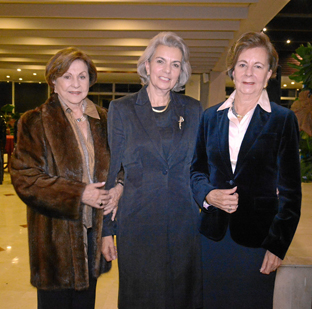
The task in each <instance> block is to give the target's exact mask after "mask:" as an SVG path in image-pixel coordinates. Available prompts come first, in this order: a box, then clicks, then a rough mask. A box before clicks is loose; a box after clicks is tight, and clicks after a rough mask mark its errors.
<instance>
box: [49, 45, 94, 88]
mask: <svg viewBox="0 0 312 309" xmlns="http://www.w3.org/2000/svg"><path fill="white" fill-rule="evenodd" d="M75 60H82V61H84V62H85V64H86V65H87V67H88V73H89V83H90V84H89V86H90V87H91V86H92V85H94V84H95V83H96V80H97V70H96V67H95V65H94V63H93V61H92V60H91V58H90V57H89V56H88V55H87V54H85V53H84V52H83V51H81V50H79V49H77V48H75V47H67V48H64V49H62V50H60V51H58V52H57V53H56V54H55V55H54V56H53V57H52V58H51V59H50V60H49V62H48V63H47V65H46V70H45V79H46V81H47V83H48V84H49V86H50V87H51V92H54V83H53V82H54V81H55V80H56V79H57V78H59V77H61V76H63V74H65V73H66V72H67V71H68V69H69V67H70V66H71V64H72V63H73V62H74V61H75Z"/></svg>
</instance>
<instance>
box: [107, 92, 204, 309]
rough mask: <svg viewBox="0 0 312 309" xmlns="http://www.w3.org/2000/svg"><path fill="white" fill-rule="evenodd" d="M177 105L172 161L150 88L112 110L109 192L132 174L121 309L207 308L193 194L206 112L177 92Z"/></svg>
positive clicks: (123, 205) (124, 217)
mask: <svg viewBox="0 0 312 309" xmlns="http://www.w3.org/2000/svg"><path fill="white" fill-rule="evenodd" d="M170 104H171V108H173V115H174V116H173V118H172V121H173V123H174V132H173V138H172V145H171V149H170V152H169V156H168V159H166V158H165V156H164V153H163V150H162V140H161V136H160V133H159V131H158V128H157V125H156V121H155V116H154V112H153V111H152V108H151V104H150V102H149V99H148V95H147V92H146V88H145V87H144V88H142V89H141V90H140V91H139V92H138V93H136V94H133V95H129V96H127V97H124V98H121V99H119V100H116V101H113V102H111V104H110V107H109V113H108V130H109V134H108V135H109V145H110V151H111V158H112V160H111V166H110V171H109V176H108V182H107V186H106V187H107V188H110V187H112V186H113V185H114V180H115V179H116V175H117V173H118V171H119V169H120V166H121V165H122V166H123V168H124V172H125V179H124V192H123V196H122V198H121V200H120V202H119V208H118V213H117V247H118V265H119V277H120V280H119V308H121V309H122V308H127V309H131V308H135V309H140V308H142V309H143V308H144V309H146V308H149V309H152V308H159V309H165V308H168V309H169V308H170V309H172V308H176V309H178V308H181V309H182V308H183V309H187V308H199V307H201V306H202V279H201V276H202V275H201V261H200V259H201V257H200V256H201V254H200V236H199V233H198V220H199V209H198V206H197V205H196V203H195V202H194V200H193V197H192V192H191V188H190V165H191V160H192V156H193V152H194V147H195V141H196V135H197V130H198V125H199V121H200V118H201V113H202V108H201V106H200V103H199V102H198V101H197V100H195V99H192V98H190V97H188V96H184V95H180V94H176V93H171V103H170ZM180 117H183V119H184V121H183V122H182V123H181V129H180V128H179V122H178V121H179V119H180Z"/></svg>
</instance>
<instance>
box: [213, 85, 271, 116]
mask: <svg viewBox="0 0 312 309" xmlns="http://www.w3.org/2000/svg"><path fill="white" fill-rule="evenodd" d="M235 94H236V90H234V91H233V92H232V93H231V95H230V96H229V98H228V99H227V100H226V101H224V103H223V104H222V105H221V106H220V107H219V108H218V110H217V111H222V110H224V109H226V108H230V107H231V106H232V104H233V101H234V99H235ZM257 104H259V105H260V107H261V108H262V109H263V110H265V111H266V112H268V113H271V104H270V100H269V96H268V92H267V91H266V89H263V90H262V93H261V95H260V98H259V100H258V102H257Z"/></svg>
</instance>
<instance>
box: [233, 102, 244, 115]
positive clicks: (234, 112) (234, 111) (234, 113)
mask: <svg viewBox="0 0 312 309" xmlns="http://www.w3.org/2000/svg"><path fill="white" fill-rule="evenodd" d="M231 110H232V113H233V115H234V116H235V117H236V118H243V117H244V116H243V115H240V114H238V113H237V112H236V110H235V107H234V101H233V103H232V107H231Z"/></svg>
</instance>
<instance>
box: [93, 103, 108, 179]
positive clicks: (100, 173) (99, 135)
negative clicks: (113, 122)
mask: <svg viewBox="0 0 312 309" xmlns="http://www.w3.org/2000/svg"><path fill="white" fill-rule="evenodd" d="M96 108H97V111H98V113H99V116H100V119H96V118H92V117H89V123H90V130H91V135H92V137H93V145H94V168H95V169H94V181H95V182H100V181H106V179H107V173H108V168H109V161H110V153H109V150H108V149H109V147H108V141H107V112H106V110H104V109H102V108H99V107H98V106H96Z"/></svg>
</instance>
